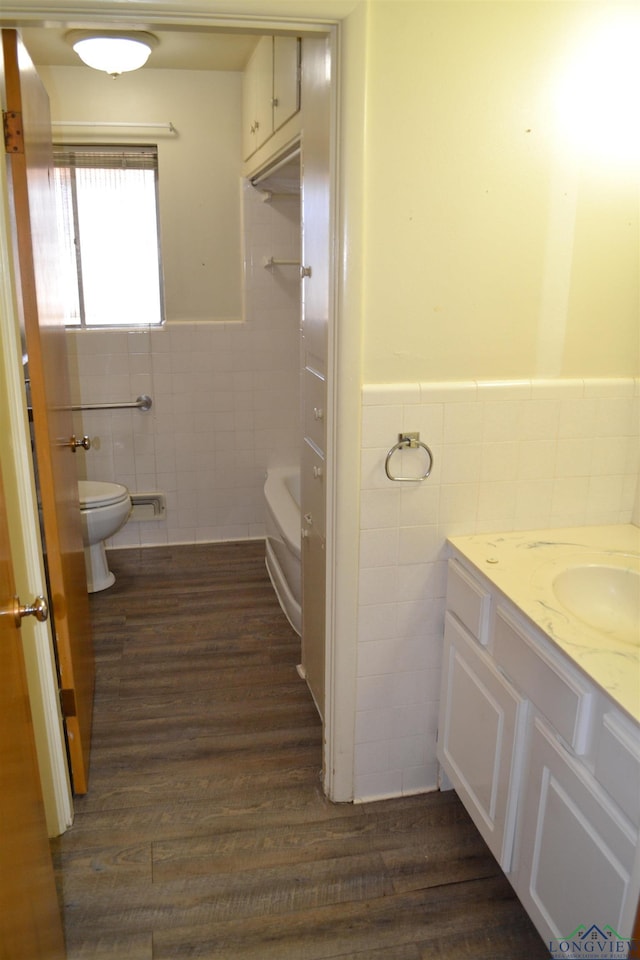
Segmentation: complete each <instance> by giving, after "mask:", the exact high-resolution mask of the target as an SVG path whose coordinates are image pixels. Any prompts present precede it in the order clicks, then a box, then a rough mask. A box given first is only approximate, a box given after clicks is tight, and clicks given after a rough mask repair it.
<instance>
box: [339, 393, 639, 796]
mask: <svg viewBox="0 0 640 960" xmlns="http://www.w3.org/2000/svg"><path fill="white" fill-rule="evenodd" d="M639 397H640V388H639V382H638V380H632V379H609V378H607V379H605V378H599V379H553V380H506V381H460V382H444V383H442V382H425V383H420V384H413V383H409V384H402V383H401V384H371V385H367V386H365V387H364V388H363V392H362V447H361V495H360V509H361V520H360V586H359V632H358V681H357V684H358V685H357V696H356V704H357V706H356V710H357V713H356V736H357V742H356V751H355V767H354V783H355V795H356V797H357V799H358V800H359V801H366V800H370V799H375V798H379V797H383V796H399V795H402V794H403V792H406V791H407V790H408V789H409V788H410V784H413V785H414V787H415V788H416V789H417V790H429V789H434V788H435V786H436V785H437V762H436V756H435V720H434V718H437V706H438V699H439V677H440V660H439V658H440V654H441V648H442V622H443V616H444V594H445V577H446V557H447V544H446V541H447V537H449V536H453V535H463V534H469V533H476V532H483V531H492V530H495V531H499V530H514V529H520V530H524V529H535V528H545V527H563V526H582V525H591V524H610V523H629V522H631V520H632V518H633V516H634V508H635V516H636V518H637V517H638V514H640V505H639V504H638V497H639V494H638V492H637V491H638V470H639V466H640V463H639V444H638V432H639V431H638V422H639V415H638V409H639V405H640V401H639ZM408 430H417V431H419V432H420V438H421V440H423V441H424V442H425V443H427V444H428V445H429V446H430V447H431V449H432V450H433V453H434V465H433V470H432V473H431V475H430V477H429V478H428V479H427V480H425V481H424V482H423V483H420V484H408V483H404V484H403V483H392V482H391V481H389V480H388V479H387V477H386V474H385V471H384V462H385V458H386V456H387V453H388V451H389V450H390V448H391V447H392V446H393V444H394V443H395V442H396V441H397V438H398V434H399V433H400V432H403V431H408ZM396 456H399V457H401V458H402V459H401V461H400V463H399V465H401V466H402V468H403V470H404V469H406V470H407V471H409V470H419V469H420V466H419V465H418V462H417V461H418V458H420V457H421V456H422V452H421V451H420V450H407V451H402V452H400V453H399V454H394V457H396ZM394 463H395V461H394ZM636 522H637V519H636ZM407 675H411V676H412V677H414V678H419V680H420V682H419V683H418V684H417V687H415V686H414V687H412V694H411V695H412V698H414V699H412V700H411V703H412V709H413V717H414V721H415V718H416V717H422V721H421V723H422V727H421V729H420V731H419V732H418V730H417V727H415V726H414V727H413V728H410V729H404V730H400V731H399V735H398V736H396V737H394V736H391V735H390V731H391V730H393V729H394V728H393V722H392V721H393V718H394V712H393V711H394V710H396V709H397V707H398V703H399V702H400V701H399V700H398V699H397V698H398V697H399V696H400V699H402V697H406V696H407V692H406V690H405V688H404V686H403V683H404V681H403V679H402V678H403V677H406V676H407ZM365 731H366V732H365ZM415 738H417V740H416V739H415ZM418 742H419V743H420V744H421V746H422V750H423V752H422V755H421V756H420V757H419V760H417V759H416V754H415V749H416V746H417V744H418Z"/></svg>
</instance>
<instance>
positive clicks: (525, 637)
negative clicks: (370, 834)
mask: <svg viewBox="0 0 640 960" xmlns="http://www.w3.org/2000/svg"><path fill="white" fill-rule="evenodd" d="M438 759H439V761H440V763H441V765H442V767H443V768H444V771H445V773H446V774H447V776H448V777H449V779H450V781H451V783H452V784H453V786H454V787H455V789H456V790H457V792H458V794H459V796H460V799H461V800H462V802H463V803H464V805H465V807H466V809H467V810H468V812H469V814H470V816H471V817H472V819H473V820H474V823H475V824H476V826H477V828H478V830H479V831H480V833H481V834H482V836H483V838H484V839H485V841H486V843H487V845H488V846H489V848H490V849H491V851H492V853H493V854H494V856H495V857H496V859H497V861H498V863H499V864H500V866H501V867H502V869H503V870H504V872H505V874H506V876H507V877H508V879H509V880H510V882H511V884H512V885H513V887H514V890H515V891H516V893H517V895H518V897H519V899H520V900H521V902H522V904H523V906H524V907H525V909H526V910H527V912H528V914H529V916H530V917H531V919H532V921H533V922H534V924H535V925H536V927H537V929H538V931H539V933H540V935H541V936H542V938H543V940H544V941H545V943H546V944H547V945H551V944H552V942H554V941H559V940H563V941H566V939H567V938H568V937H569V936H570V935H571V934H572V933H574V931H576V929H577V928H578V927H580V925H581V924H584V925H585V927H586V928H589V927H590V926H591V924H596V925H597V926H598V928H599V929H601V930H604V929H605V928H612V929H613V931H614V932H615V936H617V935H618V934H619V935H620V936H621V937H624V936H625V935H626V936H627V937H628V936H630V933H631V928H632V926H633V918H634V916H635V911H636V906H637V903H638V898H639V896H640V846H639V844H638V829H639V827H640V729H639V727H638V724H636V723H635V722H634V721H633V720H632V719H631V718H630V717H629V716H628V715H627V714H626V713H624V712H623V711H622V710H621V709H620V708H619V707H618V706H617V705H616V703H615V702H614V700H613V699H612V698H611V697H610V696H609V695H608V694H606V693H604V691H603V690H602V689H601V688H599V687H597V686H596V684H595V683H594V682H593V681H592V680H591V679H590V678H589V677H587V676H586V675H585V674H584V673H583V672H582V671H581V670H579V669H578V667H577V666H576V665H575V664H574V663H573V662H572V660H571V658H570V657H569V656H568V655H567V654H565V653H564V652H563V651H561V650H560V649H559V648H557V646H556V645H555V644H554V643H553V642H552V641H551V640H550V639H549V637H547V636H546V635H545V634H544V632H543V631H542V630H541V629H539V628H538V627H537V626H536V625H535V624H533V623H531V622H530V621H529V620H528V619H527V618H526V617H525V616H524V615H523V614H522V613H521V612H520V610H519V609H518V607H516V606H515V604H513V603H511V602H510V601H509V600H508V598H506V597H505V595H504V594H503V593H502V592H501V591H500V590H498V589H497V588H496V587H494V586H493V584H492V583H491V581H490V580H489V579H488V578H485V577H483V576H482V575H481V574H480V573H479V571H478V572H476V570H475V568H472V567H471V566H470V565H469V566H468V565H466V564H465V563H464V562H463V558H462V557H460V558H453V559H451V560H450V561H449V571H448V585H447V612H446V616H445V637H444V662H443V677H442V689H441V703H440V718H439V730H438ZM550 949H552V947H551V946H550ZM615 955H616V956H620V957H622V956H626V953H623V952H621V951H620V950H617V951H616V953H615Z"/></svg>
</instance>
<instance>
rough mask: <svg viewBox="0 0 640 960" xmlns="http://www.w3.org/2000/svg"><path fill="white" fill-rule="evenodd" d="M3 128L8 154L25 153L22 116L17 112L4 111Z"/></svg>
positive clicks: (5, 147)
mask: <svg viewBox="0 0 640 960" xmlns="http://www.w3.org/2000/svg"><path fill="white" fill-rule="evenodd" d="M2 126H3V127H4V149H5V151H6V153H24V134H23V132H22V114H21V113H18V112H17V111H16V110H3V111H2Z"/></svg>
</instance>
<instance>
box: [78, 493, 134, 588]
mask: <svg viewBox="0 0 640 960" xmlns="http://www.w3.org/2000/svg"><path fill="white" fill-rule="evenodd" d="M78 494H79V497H80V514H81V516H82V539H83V542H84V564H85V567H86V570H87V587H88V590H89V593H97V592H98V591H99V590H106V589H107V587H110V586H111V585H112V583H114V582H115V579H116V578H115V576H114V575H113V574H112V573H111V571H110V570H109V567H108V565H107V554H106V551H105V548H104V541H105V540H108V539H109V537H112V536H113V535H114V534H115V533H117V532H118V530H120V528H121V527H123V526H124V525H125V523H126V522H127V520H128V519H129V514H130V513H131V497H130V496H129V491H128V490H127V488H126V487H125V486H124V485H123V484H121V483H105V482H103V481H100V480H78Z"/></svg>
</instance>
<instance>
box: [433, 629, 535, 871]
mask: <svg viewBox="0 0 640 960" xmlns="http://www.w3.org/2000/svg"><path fill="white" fill-rule="evenodd" d="M526 711H527V701H526V700H525V699H524V698H523V697H522V696H521V695H520V694H519V693H518V692H517V691H516V690H514V689H513V687H512V686H511V685H510V684H509V683H508V681H507V680H506V679H505V678H504V677H503V676H502V675H501V674H500V673H499V672H498V671H497V670H496V668H495V667H494V665H493V664H492V662H491V660H490V659H489V657H487V656H486V654H485V653H484V651H483V650H482V649H481V648H480V647H479V646H478V644H477V643H476V642H475V641H474V640H473V638H472V637H471V636H470V635H469V634H468V633H467V632H466V630H465V629H464V627H463V626H462V625H461V624H460V623H459V622H458V621H457V620H456V618H455V617H453V616H452V615H451V614H450V613H447V615H446V620H445V647H444V663H443V680H442V696H441V704H440V724H439V732H438V759H439V761H440V763H441V764H442V766H443V767H444V770H445V772H446V773H447V775H448V777H449V779H450V780H451V782H452V784H453V786H454V787H455V789H456V791H457V792H458V795H459V796H460V798H461V800H462V802H463V803H464V805H465V807H466V809H467V811H468V812H469V814H470V815H471V817H472V819H473V821H474V823H475V825H476V826H477V828H478V830H479V831H480V833H481V834H482V836H483V838H484V840H485V841H486V843H487V845H488V847H489V849H490V850H491V852H492V853H493V855H494V856H495V858H496V859H497V860H498V862H499V863H500V866H501V867H502V869H503V870H504V871H505V872H506V873H508V872H509V869H510V867H511V858H512V851H513V838H514V828H515V813H516V797H517V791H518V786H519V782H520V768H521V761H522V754H523V748H522V745H521V740H523V739H524V735H523V728H524V722H525V719H526Z"/></svg>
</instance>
